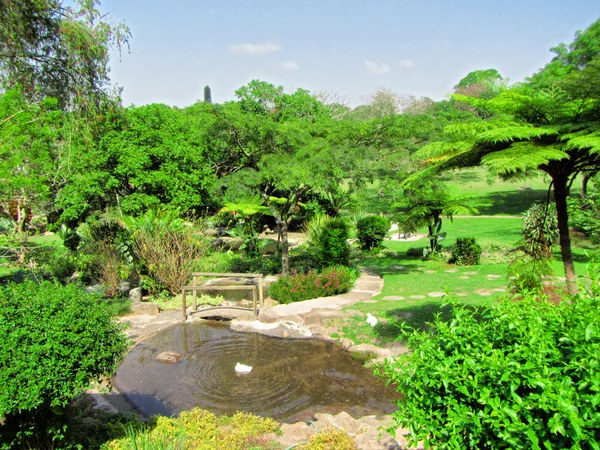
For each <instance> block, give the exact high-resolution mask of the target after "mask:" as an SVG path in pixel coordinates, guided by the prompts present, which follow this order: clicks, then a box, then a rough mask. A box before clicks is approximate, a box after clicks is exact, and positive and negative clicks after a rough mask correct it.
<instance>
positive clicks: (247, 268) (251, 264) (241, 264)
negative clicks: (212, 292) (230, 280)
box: [230, 256, 281, 275]
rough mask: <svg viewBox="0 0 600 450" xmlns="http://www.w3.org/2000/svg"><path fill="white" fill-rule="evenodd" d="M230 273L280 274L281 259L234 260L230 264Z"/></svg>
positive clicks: (270, 257)
mask: <svg viewBox="0 0 600 450" xmlns="http://www.w3.org/2000/svg"><path fill="white" fill-rule="evenodd" d="M230 272H233V273H262V274H263V275H275V274H277V273H280V272H281V258H279V257H277V256H254V257H252V258H240V259H234V260H232V263H231V268H230Z"/></svg>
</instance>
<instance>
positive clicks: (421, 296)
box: [410, 295, 425, 299]
mask: <svg viewBox="0 0 600 450" xmlns="http://www.w3.org/2000/svg"><path fill="white" fill-rule="evenodd" d="M410 298H415V299H421V298H425V296H424V295H411V296H410Z"/></svg>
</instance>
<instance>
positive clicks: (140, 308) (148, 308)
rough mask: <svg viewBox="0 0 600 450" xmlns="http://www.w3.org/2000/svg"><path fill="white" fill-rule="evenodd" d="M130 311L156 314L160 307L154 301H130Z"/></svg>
mask: <svg viewBox="0 0 600 450" xmlns="http://www.w3.org/2000/svg"><path fill="white" fill-rule="evenodd" d="M131 312H132V313H133V314H149V315H151V316H158V313H160V308H159V307H158V305H155V304H154V303H146V302H132V303H131Z"/></svg>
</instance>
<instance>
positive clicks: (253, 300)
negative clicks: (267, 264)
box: [252, 286, 258, 318]
mask: <svg viewBox="0 0 600 450" xmlns="http://www.w3.org/2000/svg"><path fill="white" fill-rule="evenodd" d="M252 306H253V308H254V317H255V318H256V317H258V313H257V312H256V286H252Z"/></svg>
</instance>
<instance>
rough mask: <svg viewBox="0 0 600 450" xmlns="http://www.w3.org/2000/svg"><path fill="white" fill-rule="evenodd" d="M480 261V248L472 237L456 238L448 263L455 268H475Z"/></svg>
mask: <svg viewBox="0 0 600 450" xmlns="http://www.w3.org/2000/svg"><path fill="white" fill-rule="evenodd" d="M480 259H481V246H480V245H478V244H477V243H476V242H475V238H474V237H467V238H457V239H456V244H454V247H453V248H452V258H451V259H450V262H451V263H453V264H456V265H457V266H475V265H477V264H479V261H480Z"/></svg>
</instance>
